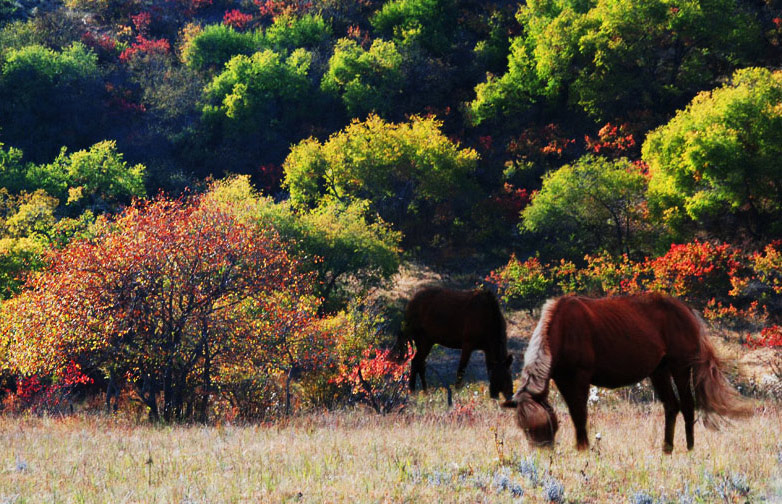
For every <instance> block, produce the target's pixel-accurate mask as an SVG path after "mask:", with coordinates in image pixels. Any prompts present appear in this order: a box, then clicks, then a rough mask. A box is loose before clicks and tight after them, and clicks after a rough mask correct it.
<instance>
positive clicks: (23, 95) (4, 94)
mask: <svg viewBox="0 0 782 504" xmlns="http://www.w3.org/2000/svg"><path fill="white" fill-rule="evenodd" d="M97 60H98V58H97V56H96V55H95V54H94V53H93V52H92V51H89V50H88V49H86V48H85V47H84V45H82V44H81V43H74V44H72V45H71V46H70V47H68V48H66V49H63V50H62V51H54V50H52V49H48V48H45V47H42V46H39V45H33V46H28V47H24V48H22V49H11V50H10V51H8V52H7V53H6V54H5V55H4V61H3V64H2V70H1V71H0V124H2V126H3V136H4V137H5V140H6V141H7V142H8V143H10V144H12V145H14V146H16V147H20V148H22V150H23V151H24V152H25V154H26V155H27V156H29V157H30V158H31V159H33V160H35V161H43V160H46V159H51V158H52V157H53V156H55V155H56V153H57V151H58V150H59V149H60V147H61V146H63V145H66V146H70V147H76V148H79V147H82V146H85V145H89V144H90V143H91V142H93V141H95V137H96V136H97V135H98V134H99V131H100V123H101V121H100V118H101V116H102V114H101V113H100V112H101V102H102V100H101V97H102V94H103V89H102V86H101V74H100V70H99V68H98V64H97Z"/></svg>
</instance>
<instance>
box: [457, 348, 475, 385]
mask: <svg viewBox="0 0 782 504" xmlns="http://www.w3.org/2000/svg"><path fill="white" fill-rule="evenodd" d="M471 355H472V347H470V346H467V345H465V346H463V347H462V355H461V357H460V358H459V367H458V369H457V370H456V388H462V385H463V383H462V382H463V381H464V371H465V369H467V364H468V363H469V362H470V356H471Z"/></svg>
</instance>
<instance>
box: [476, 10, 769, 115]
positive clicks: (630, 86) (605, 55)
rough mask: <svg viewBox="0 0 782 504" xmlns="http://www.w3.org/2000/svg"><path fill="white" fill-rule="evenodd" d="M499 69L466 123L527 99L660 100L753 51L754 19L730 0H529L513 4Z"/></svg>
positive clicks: (597, 111) (585, 106)
mask: <svg viewBox="0 0 782 504" xmlns="http://www.w3.org/2000/svg"><path fill="white" fill-rule="evenodd" d="M517 19H518V21H519V23H520V24H521V26H522V29H523V30H524V33H523V34H522V35H521V36H519V37H515V38H514V39H513V41H512V45H511V54H510V56H509V57H508V69H507V72H506V73H505V74H504V75H502V76H501V77H494V76H489V78H488V80H487V81H486V82H484V83H482V84H480V85H478V86H477V88H476V99H475V100H474V101H473V102H472V103H471V104H470V113H471V115H472V119H473V121H474V122H475V123H481V122H484V121H486V120H489V119H493V118H497V117H502V116H508V115H511V114H513V113H515V112H518V111H520V110H524V109H525V108H526V107H528V106H529V105H531V104H532V103H534V102H536V101H541V100H544V101H549V102H553V103H555V104H557V103H562V102H567V103H569V104H571V105H574V106H576V107H578V108H580V109H582V110H584V111H585V112H587V113H588V114H589V115H591V116H593V117H595V118H598V119H601V120H606V119H608V120H611V119H614V118H615V117H618V116H621V115H622V114H624V113H626V112H627V110H628V109H629V110H643V109H648V108H653V107H654V108H659V104H660V103H671V102H673V103H675V102H676V101H677V100H680V99H681V98H682V97H686V96H688V95H691V94H693V93H695V92H697V91H698V90H699V89H702V88H703V87H704V86H708V85H709V84H711V83H712V82H713V81H714V79H715V78H716V77H718V76H719V75H720V74H721V73H722V72H724V70H725V68H730V67H735V66H738V65H740V64H741V63H742V62H744V61H747V60H748V58H750V57H752V56H753V55H754V54H756V53H757V51H758V49H759V44H760V30H759V27H758V24H757V23H756V22H755V21H754V20H753V19H752V18H751V17H750V16H749V15H748V14H747V13H745V12H744V11H742V10H741V8H740V6H739V5H738V4H737V2H736V1H735V0H692V1H687V2H673V1H671V0H597V1H594V0H593V1H588V0H531V1H529V2H527V3H526V5H523V6H521V7H520V8H519V11H518V13H517Z"/></svg>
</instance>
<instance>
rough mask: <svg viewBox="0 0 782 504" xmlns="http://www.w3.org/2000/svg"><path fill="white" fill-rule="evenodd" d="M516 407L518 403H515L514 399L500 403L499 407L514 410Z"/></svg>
mask: <svg viewBox="0 0 782 504" xmlns="http://www.w3.org/2000/svg"><path fill="white" fill-rule="evenodd" d="M518 405H519V403H518V402H516V400H515V399H508V400H507V401H502V402H501V403H500V406H502V407H503V408H510V409H513V408H516V407H517V406H518Z"/></svg>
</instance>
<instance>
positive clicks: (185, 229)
mask: <svg viewBox="0 0 782 504" xmlns="http://www.w3.org/2000/svg"><path fill="white" fill-rule="evenodd" d="M49 261H50V266H49V267H48V268H47V269H46V270H45V271H44V272H42V273H40V274H38V275H35V276H33V277H32V278H31V279H30V281H29V282H28V284H27V285H26V286H25V289H24V290H23V291H22V293H21V294H20V295H19V296H17V297H15V298H13V299H12V300H10V301H8V302H6V303H4V304H3V314H2V315H3V317H2V321H3V324H4V330H3V331H2V334H3V336H2V340H3V341H2V342H1V343H3V344H2V345H0V347H3V348H4V349H5V350H4V351H5V353H6V355H7V356H8V359H7V360H4V363H3V366H4V367H8V368H10V369H11V370H13V371H15V372H17V373H20V374H23V375H27V374H33V373H38V374H44V375H47V374H48V375H56V374H57V373H58V372H59V371H60V370H61V369H63V367H64V366H65V365H66V363H67V362H69V361H71V360H73V361H76V362H78V363H79V364H81V365H82V366H83V367H84V369H90V370H93V371H94V370H101V371H102V372H104V373H106V374H107V375H108V376H110V377H112V378H113V379H119V378H120V377H122V376H126V377H128V378H129V379H130V381H131V382H132V383H133V384H134V387H135V390H136V393H137V395H138V397H139V398H140V399H141V400H142V401H143V402H144V403H145V404H146V405H147V407H148V408H149V413H150V417H151V418H153V419H155V418H158V417H159V416H162V418H163V419H164V420H166V421H171V420H175V419H184V418H189V417H192V416H196V413H197V416H198V417H200V418H205V417H206V414H207V411H208V404H209V401H210V398H211V397H212V396H213V395H215V394H217V393H218V392H219V391H220V390H221V388H222V387H229V386H230V385H231V384H234V383H235V382H234V381H232V380H234V379H238V378H237V375H243V373H252V372H253V370H257V368H258V365H259V363H264V365H265V366H266V369H267V372H270V371H269V370H273V369H276V370H280V369H285V370H287V372H288V373H289V375H291V376H294V375H293V373H294V370H295V367H296V366H299V365H300V362H302V361H305V360H306V359H308V358H309V356H311V355H312V354H313V353H314V352H313V351H312V349H313V348H314V347H315V345H316V344H317V341H315V340H314V339H313V336H312V335H311V334H309V333H307V328H308V326H309V322H308V321H309V320H310V318H311V316H312V310H313V309H314V307H315V306H317V304H316V303H315V302H314V301H313V300H311V299H308V297H307V290H308V285H309V281H308V280H307V278H306V277H305V276H302V275H301V274H300V273H298V271H297V265H296V263H295V262H294V261H293V260H291V258H290V257H289V255H288V253H287V252H286V249H285V247H284V246H283V244H282V243H281V242H280V240H279V238H278V236H277V234H276V233H274V232H273V231H272V230H270V229H268V228H259V227H253V226H248V225H245V224H242V223H241V222H239V221H238V220H237V218H236V216H235V214H234V213H233V212H231V211H229V210H228V209H226V208H225V206H216V205H213V204H209V202H208V201H207V200H202V199H199V198H193V199H192V200H190V201H182V200H174V201H172V200H167V199H163V198H157V199H155V200H153V201H150V202H147V203H138V204H136V205H134V206H132V207H130V208H128V209H127V210H126V211H125V212H123V213H122V214H121V215H120V216H119V217H118V218H116V219H115V220H104V221H103V222H102V224H101V225H100V226H99V227H98V229H97V230H96V231H95V234H94V237H93V238H91V239H84V240H77V241H75V242H72V243H71V244H69V245H68V246H67V247H65V248H64V249H63V250H61V251H57V252H54V253H53V254H52V255H51V257H50V258H49ZM218 385H219V386H218ZM159 398H160V399H161V400H162V408H163V409H162V412H161V411H159V409H158V399H159Z"/></svg>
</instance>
